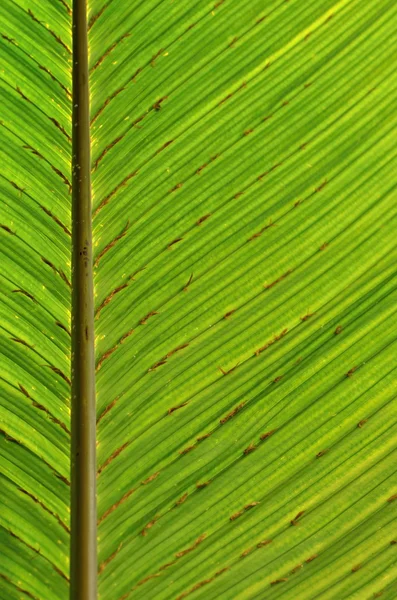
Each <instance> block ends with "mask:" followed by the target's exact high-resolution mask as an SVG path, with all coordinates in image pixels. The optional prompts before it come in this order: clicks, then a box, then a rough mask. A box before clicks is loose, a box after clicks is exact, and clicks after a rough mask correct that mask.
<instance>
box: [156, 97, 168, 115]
mask: <svg viewBox="0 0 397 600" xmlns="http://www.w3.org/2000/svg"><path fill="white" fill-rule="evenodd" d="M167 99H168V96H163V97H162V98H160V99H159V100H157V101H156V102H155V103H154V104H153V106H152V108H153V109H154V110H156V111H158V110H160V108H161V105H162V103H163V102H164V101H165V100H167Z"/></svg>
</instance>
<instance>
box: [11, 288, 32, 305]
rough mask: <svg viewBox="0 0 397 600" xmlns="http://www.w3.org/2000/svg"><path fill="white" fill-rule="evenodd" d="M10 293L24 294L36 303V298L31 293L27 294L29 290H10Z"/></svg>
mask: <svg viewBox="0 0 397 600" xmlns="http://www.w3.org/2000/svg"><path fill="white" fill-rule="evenodd" d="M12 294H23V295H24V296H26V297H27V298H29V299H30V300H32V302H35V303H36V304H37V300H36V298H35V297H34V296H32V294H29V292H27V291H26V290H12Z"/></svg>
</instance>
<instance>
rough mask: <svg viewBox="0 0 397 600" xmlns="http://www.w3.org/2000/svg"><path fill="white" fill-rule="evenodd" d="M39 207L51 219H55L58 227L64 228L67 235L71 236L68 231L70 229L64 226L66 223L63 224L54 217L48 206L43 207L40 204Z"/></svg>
mask: <svg viewBox="0 0 397 600" xmlns="http://www.w3.org/2000/svg"><path fill="white" fill-rule="evenodd" d="M40 208H41V209H42V210H43V211H44V212H45V213H46V214H47V215H48V216H49V217H50V218H51V219H52V220H53V221H55V223H56V224H57V225H59V226H60V227H62V229H63V230H64V232H65V233H66V234H67V235H68V236H69V237H72V234H71V232H70V230H69V229H68V228H67V227H66V225H64V224H63V223H62V221H61V220H60V219H58V217H56V216H55V215H53V214H52V212H51V211H50V210H48V208H45V206H42V205H41V204H40Z"/></svg>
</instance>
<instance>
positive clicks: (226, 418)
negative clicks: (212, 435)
mask: <svg viewBox="0 0 397 600" xmlns="http://www.w3.org/2000/svg"><path fill="white" fill-rule="evenodd" d="M244 406H245V402H241V403H240V404H239V405H238V406H236V407H235V408H233V410H231V411H230V412H229V413H228V414H227V415H226V416H225V417H222V419H221V420H220V421H219V423H220V424H221V425H223V424H224V423H226V422H227V421H229V419H231V418H232V417H234V416H235V415H236V414H237V413H238V412H240V410H242V408H244Z"/></svg>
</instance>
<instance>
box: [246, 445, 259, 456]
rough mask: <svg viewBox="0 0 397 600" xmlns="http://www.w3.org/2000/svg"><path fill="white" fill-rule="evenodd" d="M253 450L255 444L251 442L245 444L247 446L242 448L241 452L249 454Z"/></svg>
mask: <svg viewBox="0 0 397 600" xmlns="http://www.w3.org/2000/svg"><path fill="white" fill-rule="evenodd" d="M254 450H256V446H255V444H254V443H251V444H250V445H249V446H247V448H245V450H243V454H245V455H247V454H251V452H254Z"/></svg>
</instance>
